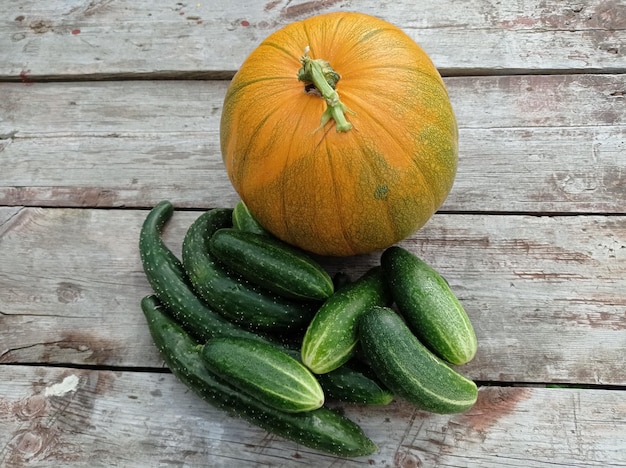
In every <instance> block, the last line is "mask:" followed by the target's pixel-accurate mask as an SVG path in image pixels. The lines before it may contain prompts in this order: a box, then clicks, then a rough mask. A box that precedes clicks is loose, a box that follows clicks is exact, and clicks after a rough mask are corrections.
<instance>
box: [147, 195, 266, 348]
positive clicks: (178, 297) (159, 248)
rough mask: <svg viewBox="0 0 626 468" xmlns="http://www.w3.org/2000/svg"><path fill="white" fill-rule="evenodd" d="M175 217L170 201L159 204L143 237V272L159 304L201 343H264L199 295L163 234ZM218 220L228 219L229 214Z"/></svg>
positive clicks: (222, 214)
mask: <svg viewBox="0 0 626 468" xmlns="http://www.w3.org/2000/svg"><path fill="white" fill-rule="evenodd" d="M173 213H174V207H173V206H172V204H171V203H170V202H169V201H167V200H164V201H162V202H160V203H158V204H157V205H156V206H154V208H152V210H150V212H149V213H148V215H147V216H146V219H145V221H144V222H143V225H142V227H141V233H140V235H139V253H140V257H141V262H142V265H143V269H144V272H145V273H146V277H147V279H148V282H149V283H150V286H152V289H153V291H154V293H155V294H156V296H157V297H158V299H159V301H160V302H162V303H163V304H165V305H166V306H167V308H168V310H169V311H171V313H172V315H173V316H174V318H176V320H177V321H178V322H180V323H181V324H182V326H183V327H184V328H185V329H186V330H187V331H188V332H190V333H193V335H194V337H195V338H196V339H198V340H200V341H203V342H204V341H207V340H209V339H210V338H214V337H217V336H224V335H226V336H238V337H244V338H251V339H257V338H258V339H260V338H259V337H258V336H257V335H256V334H254V333H252V332H249V331H247V330H244V329H243V328H240V327H238V326H236V325H234V324H233V323H231V322H229V321H228V320H226V319H225V318H223V317H222V316H221V315H220V314H218V313H217V312H215V311H214V310H212V309H211V308H209V307H208V306H207V305H206V304H204V303H203V302H202V301H201V300H200V299H199V298H198V297H197V296H196V295H195V293H194V291H193V289H192V287H191V286H190V285H189V284H188V279H187V277H186V274H185V271H184V270H183V266H182V264H181V262H180V260H179V259H178V258H177V257H176V256H175V255H174V253H173V252H172V251H171V250H170V249H169V248H168V247H167V245H166V244H165V242H164V241H163V239H162V238H161V230H162V229H163V226H164V225H165V223H166V222H167V221H168V220H169V219H170V218H171V217H172V214H173ZM217 216H226V212H222V213H221V214H219V215H217Z"/></svg>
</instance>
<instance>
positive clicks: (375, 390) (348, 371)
mask: <svg viewBox="0 0 626 468" xmlns="http://www.w3.org/2000/svg"><path fill="white" fill-rule="evenodd" d="M317 380H318V382H319V383H320V385H321V386H322V388H323V389H324V394H325V395H326V399H327V400H328V401H330V400H336V401H343V402H346V403H356V404H358V405H388V404H389V403H391V402H392V401H393V397H394V395H393V393H392V392H391V391H389V389H387V388H386V387H385V386H384V385H383V384H382V383H381V382H379V381H378V379H376V378H372V377H370V376H369V375H366V373H364V372H362V371H359V370H357V369H353V368H352V367H351V366H350V365H349V364H344V365H342V366H341V367H339V368H337V369H335V370H333V371H330V372H327V373H325V374H321V375H318V376H317Z"/></svg>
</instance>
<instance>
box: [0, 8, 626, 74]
mask: <svg viewBox="0 0 626 468" xmlns="http://www.w3.org/2000/svg"><path fill="white" fill-rule="evenodd" d="M345 9H350V10H354V9H356V10H359V11H361V12H363V13H369V14H372V15H375V16H379V17H382V18H383V19H386V20H387V21H390V22H392V23H394V24H397V25H398V26H399V27H401V28H402V29H404V30H405V31H406V32H407V33H408V34H409V35H410V36H411V37H412V38H414V39H415V40H416V41H417V42H418V43H419V44H421V45H422V47H423V48H424V49H425V50H426V51H427V52H428V53H429V54H430V55H431V57H432V58H433V60H434V62H435V64H436V65H437V66H438V67H439V68H440V69H441V70H442V71H443V72H444V73H445V74H477V73H496V74H497V73H503V74H509V73H520V72H528V71H532V72H535V73H536V72H553V71H565V70H567V71H583V70H586V71H601V72H609V73H623V72H624V71H625V70H626V52H625V51H624V47H623V44H624V43H625V42H626V5H625V4H624V3H623V1H621V0H589V1H587V2H585V3H572V2H560V1H557V0H550V1H544V2H541V3H540V4H538V3H537V2H535V1H533V0H524V1H519V2H515V3H511V2H499V3H498V2H491V1H489V0H471V1H465V2H461V3H459V2H453V1H452V0H446V1H443V2H441V1H436V2H435V1H428V2H420V4H419V8H417V7H416V6H415V4H414V3H413V2H411V1H408V0H403V1H396V2H393V3H391V4H386V3H381V2H378V1H373V0H368V1H361V2H359V4H358V6H357V5H353V4H352V2H350V1H348V0H324V1H307V0H298V1H288V0H278V1H267V0H256V1H253V2H251V1H250V0H233V1H229V2H192V3H184V2H178V3H174V2H169V1H165V0H159V1H151V2H148V1H129V0H124V1H116V2H113V1H110V0H99V1H90V2H87V1H84V0H72V1H67V0H50V1H46V2H38V1H36V0H28V1H21V2H3V3H2V5H0V17H1V18H3V19H4V21H3V22H2V23H0V37H1V38H3V39H2V41H1V42H2V44H3V47H2V48H0V79H3V80H6V79H13V80H23V81H29V80H37V79H41V78H64V79H68V78H79V79H85V78H87V77H91V78H107V77H112V76H118V77H119V76H126V77H145V76H150V75H154V74H158V75H159V76H162V77H171V76H180V74H186V75H187V76H191V77H193V76H213V77H215V76H224V72H226V74H227V75H228V74H232V73H233V72H234V71H235V70H237V68H238V67H239V66H240V64H241V62H242V61H243V60H244V58H245V57H246V56H247V55H248V54H249V53H250V52H251V51H252V50H253V49H254V48H255V47H256V46H257V45H258V43H259V42H260V41H261V40H262V39H264V38H265V37H266V36H267V35H269V34H270V33H271V32H272V31H274V30H276V29H278V28H280V27H282V26H283V25H285V24H287V23H289V22H292V21H296V20H301V19H304V18H306V17H309V16H311V15H314V14H318V13H323V12H329V11H337V10H345ZM147 25H149V26H147Z"/></svg>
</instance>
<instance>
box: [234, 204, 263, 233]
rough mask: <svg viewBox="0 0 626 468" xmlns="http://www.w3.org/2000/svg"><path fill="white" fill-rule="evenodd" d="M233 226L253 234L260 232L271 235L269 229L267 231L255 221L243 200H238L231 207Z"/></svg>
mask: <svg viewBox="0 0 626 468" xmlns="http://www.w3.org/2000/svg"><path fill="white" fill-rule="evenodd" d="M232 219H233V227H234V228H235V229H239V230H240V231H248V232H254V233H255V234H262V235H264V236H271V234H270V233H269V231H267V230H266V229H265V228H264V227H263V226H261V224H260V223H259V222H258V221H257V219H256V218H255V217H254V216H253V215H252V213H250V210H249V209H248V207H247V206H246V204H245V203H244V202H243V200H240V201H239V202H238V203H237V204H236V205H235V208H233V215H232Z"/></svg>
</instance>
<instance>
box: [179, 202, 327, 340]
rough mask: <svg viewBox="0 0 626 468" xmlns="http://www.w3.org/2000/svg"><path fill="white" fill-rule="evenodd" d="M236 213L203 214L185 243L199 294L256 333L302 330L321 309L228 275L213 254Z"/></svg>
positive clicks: (189, 269)
mask: <svg viewBox="0 0 626 468" xmlns="http://www.w3.org/2000/svg"><path fill="white" fill-rule="evenodd" d="M231 223H232V210H229V209H225V208H221V209H220V208H216V209H213V210H209V211H207V212H205V213H203V214H201V215H200V216H199V217H198V218H197V219H196V220H195V221H194V222H193V223H192V224H191V226H190V227H189V229H188V230H187V233H186V235H185V239H184V240H183V266H184V268H185V271H186V272H187V275H188V276H189V279H190V280H191V283H192V284H193V287H194V289H195V291H196V293H197V294H198V295H199V296H200V297H201V298H202V299H203V300H204V301H205V302H206V303H207V304H208V305H209V306H211V307H212V308H213V309H215V310H216V311H217V312H218V313H219V314H221V315H222V316H223V317H225V318H226V319H228V320H230V321H231V322H234V323H236V324H238V325H241V326H242V327H244V328H247V329H249V330H251V331H255V332H259V331H260V332H268V333H276V332H285V331H293V330H301V329H303V328H304V327H306V325H307V324H308V323H309V321H310V319H311V317H312V316H313V314H314V313H315V310H316V309H317V306H314V305H313V304H309V303H302V302H299V301H293V300H289V299H287V298H284V297H281V296H279V295H277V294H275V293H270V292H269V291H266V290H264V289H262V288H260V287H258V286H256V285H253V284H250V282H248V281H247V280H245V279H243V278H241V277H240V276H238V275H236V274H234V273H233V272H231V271H228V270H227V269H226V268H224V267H223V266H222V265H221V264H220V263H219V262H218V261H216V260H215V259H214V258H213V256H212V255H211V253H210V252H209V241H210V238H211V236H212V235H213V234H214V233H215V232H216V231H217V230H218V229H221V228H226V227H230V226H231Z"/></svg>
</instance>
